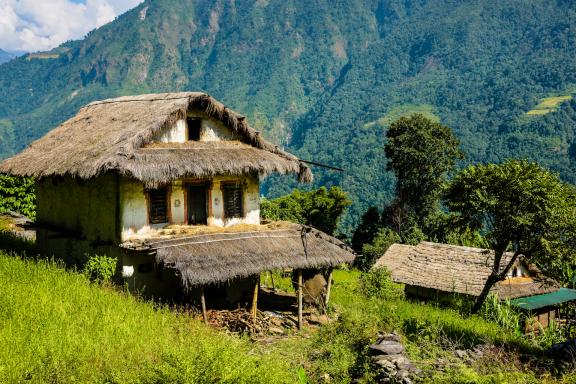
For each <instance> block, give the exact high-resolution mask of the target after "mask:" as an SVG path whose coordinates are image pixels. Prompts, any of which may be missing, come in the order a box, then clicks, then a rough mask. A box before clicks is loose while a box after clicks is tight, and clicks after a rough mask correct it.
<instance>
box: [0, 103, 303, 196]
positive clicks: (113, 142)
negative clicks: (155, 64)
mask: <svg viewBox="0 0 576 384" xmlns="http://www.w3.org/2000/svg"><path fill="white" fill-rule="evenodd" d="M190 110H195V111H200V112H203V113H205V114H206V115H208V116H210V117H213V118H215V119H218V120H220V121H222V122H223V123H224V124H225V125H226V126H228V127H229V128H230V129H231V130H232V131H233V132H235V133H236V134H237V135H238V136H239V137H240V138H241V141H242V143H236V145H233V146H232V147H226V145H225V144H222V145H221V146H220V147H218V146H217V145H216V144H210V143H196V144H198V145H196V146H195V145H194V144H192V143H190V145H189V146H188V143H187V145H185V146H179V145H173V147H172V149H170V148H163V149H162V150H159V149H158V148H146V147H147V146H148V145H150V144H151V143H152V142H153V141H154V139H155V138H156V137H157V135H158V134H159V133H160V132H162V131H163V130H164V129H165V128H169V127H171V126H173V125H174V124H175V122H176V121H177V120H179V119H183V118H185V117H186V113H187V111H190ZM200 144H202V145H200ZM210 145H213V147H210ZM211 150H213V153H208V152H210V151H211ZM108 171H116V172H119V173H121V174H124V175H127V176H131V177H134V178H136V179H139V180H141V181H143V182H144V183H146V184H147V185H148V186H155V185H158V184H163V183H167V182H169V181H172V180H174V179H177V178H180V177H183V176H192V177H206V176H214V175H217V174H242V173H248V172H249V173H259V174H269V173H272V172H278V173H295V174H298V177H299V180H300V181H304V182H309V181H311V180H312V173H311V171H310V169H309V168H308V167H307V166H306V165H305V164H303V163H301V162H300V161H299V160H298V159H297V158H296V157H295V156H294V155H292V154H289V153H287V152H285V151H283V150H281V149H280V148H278V147H277V146H275V145H273V144H271V143H269V142H267V141H266V140H264V139H263V138H262V136H261V135H260V134H259V132H257V131H256V130H254V129H253V128H252V127H250V125H248V122H247V121H246V119H245V118H244V116H241V115H239V114H237V113H236V112H234V111H232V110H230V109H228V108H226V106H224V105H223V104H222V103H220V102H219V101H217V100H215V99H213V98H212V97H210V96H208V95H206V94H204V93H198V92H182V93H162V94H150V95H139V96H126V97H119V98H115V99H108V100H103V101H96V102H93V103H90V104H88V105H87V106H85V107H83V108H81V109H80V111H79V112H78V114H77V115H76V116H74V117H73V118H71V119H70V120H68V121H66V122H64V123H63V124H61V125H60V126H59V127H57V128H55V129H54V130H52V131H50V132H49V133H48V134H46V135H45V136H44V137H42V138H41V139H39V140H36V141H35V142H33V143H32V144H31V145H30V146H29V147H28V148H27V149H25V150H24V151H22V152H21V153H19V154H18V155H16V156H14V157H12V158H9V159H7V160H5V161H3V162H2V163H1V164H0V172H4V173H10V174H14V175H21V176H35V177H45V176H57V175H70V176H74V177H80V178H83V179H89V178H92V177H95V176H97V175H100V174H102V173H105V172H108Z"/></svg>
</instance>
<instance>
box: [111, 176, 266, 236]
mask: <svg viewBox="0 0 576 384" xmlns="http://www.w3.org/2000/svg"><path fill="white" fill-rule="evenodd" d="M191 181H193V179H181V180H176V181H175V182H173V183H172V184H171V185H170V188H169V190H170V192H169V194H170V196H169V200H170V208H169V211H170V215H169V216H170V218H171V222H170V223H166V224H154V225H150V224H148V205H147V202H146V194H145V190H144V186H143V184H142V183H140V182H138V181H136V180H133V179H129V178H126V177H123V178H122V179H121V180H120V212H121V227H122V240H123V241H125V240H127V239H129V238H131V237H135V236H136V237H139V236H144V237H145V236H148V235H152V234H153V233H154V232H155V231H156V230H158V229H160V228H162V227H164V226H166V225H167V224H179V225H183V224H185V223H186V221H187V217H186V197H185V189H186V187H185V185H186V182H191ZM225 182H241V183H242V184H243V186H244V190H243V192H244V201H243V209H244V217H243V218H234V219H226V218H225V217H224V208H223V204H222V189H221V188H222V183H225ZM208 183H209V184H211V188H210V193H209V196H210V201H209V202H208V204H209V206H210V207H209V209H208V214H209V216H208V225H210V226H218V227H224V226H230V225H234V224H241V223H244V224H260V186H259V180H258V176H256V175H245V176H216V177H214V178H213V179H212V180H210V181H208Z"/></svg>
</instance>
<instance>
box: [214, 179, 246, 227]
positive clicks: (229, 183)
mask: <svg viewBox="0 0 576 384" xmlns="http://www.w3.org/2000/svg"><path fill="white" fill-rule="evenodd" d="M230 186H238V188H239V190H240V209H239V211H240V216H229V215H228V214H227V212H226V189H227V188H230ZM220 190H221V191H222V217H223V218H224V220H229V219H245V218H246V211H245V205H246V204H245V203H244V198H245V193H246V191H245V188H244V183H243V182H242V180H238V181H225V182H221V184H220Z"/></svg>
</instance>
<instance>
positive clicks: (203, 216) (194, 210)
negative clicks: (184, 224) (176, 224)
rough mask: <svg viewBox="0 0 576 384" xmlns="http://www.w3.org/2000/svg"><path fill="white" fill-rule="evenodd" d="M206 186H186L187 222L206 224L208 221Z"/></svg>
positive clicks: (190, 223)
mask: <svg viewBox="0 0 576 384" xmlns="http://www.w3.org/2000/svg"><path fill="white" fill-rule="evenodd" d="M207 197H208V188H207V187H206V186H205V185H191V186H189V187H188V224H189V225H206V224H207V223H208V201H207V200H208V199H207Z"/></svg>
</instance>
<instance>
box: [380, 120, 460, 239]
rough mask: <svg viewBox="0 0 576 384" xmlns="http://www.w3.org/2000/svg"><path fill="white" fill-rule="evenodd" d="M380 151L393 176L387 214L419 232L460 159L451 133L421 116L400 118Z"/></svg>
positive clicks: (456, 141)
mask: <svg viewBox="0 0 576 384" xmlns="http://www.w3.org/2000/svg"><path fill="white" fill-rule="evenodd" d="M386 137H387V139H388V142H387V143H386V146H385V148H384V150H385V153H386V156H387V157H388V165H387V169H388V170H391V171H393V172H394V174H395V175H396V180H397V181H396V200H395V202H394V203H393V207H392V208H391V211H393V212H395V217H397V218H399V219H400V222H398V223H396V226H397V227H398V228H396V230H397V232H398V233H401V232H402V222H403V221H405V220H406V218H408V217H410V216H411V217H413V218H414V220H415V221H416V223H417V224H418V226H419V227H420V228H423V227H424V224H425V222H426V219H427V218H428V217H429V216H430V214H431V213H432V212H434V211H435V210H436V208H437V206H438V201H439V198H440V195H441V190H442V186H443V185H444V183H445V179H446V175H447V174H448V173H449V172H450V171H452V170H453V169H454V165H455V162H456V161H457V160H458V159H462V158H463V157H464V156H463V153H462V151H460V149H459V141H458V139H457V138H456V137H455V136H454V134H453V133H452V130H451V129H450V128H448V127H446V126H444V125H441V124H440V123H437V122H434V121H432V120H430V119H428V118H426V117H425V116H424V115H421V114H414V115H412V116H410V117H401V118H400V119H398V120H397V121H395V122H394V123H392V124H391V125H390V128H389V129H388V132H387V134H386Z"/></svg>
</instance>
